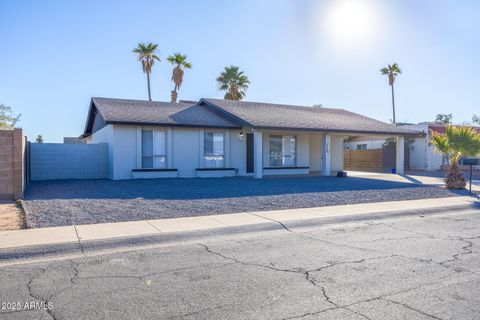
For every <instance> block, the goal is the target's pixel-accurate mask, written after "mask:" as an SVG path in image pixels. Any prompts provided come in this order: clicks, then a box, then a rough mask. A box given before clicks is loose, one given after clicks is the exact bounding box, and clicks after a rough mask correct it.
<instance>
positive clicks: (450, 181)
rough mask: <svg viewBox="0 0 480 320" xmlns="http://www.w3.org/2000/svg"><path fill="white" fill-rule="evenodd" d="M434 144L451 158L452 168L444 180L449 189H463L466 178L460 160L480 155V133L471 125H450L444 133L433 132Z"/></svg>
mask: <svg viewBox="0 0 480 320" xmlns="http://www.w3.org/2000/svg"><path fill="white" fill-rule="evenodd" d="M431 142H432V144H433V145H434V146H435V147H436V149H437V150H438V151H439V152H440V153H442V154H444V155H446V156H447V157H449V158H450V168H449V170H448V174H447V176H446V177H445V179H444V181H445V184H446V186H447V188H448V189H463V188H465V186H466V180H465V178H464V176H463V173H462V170H461V169H460V167H459V166H458V161H460V159H461V158H463V157H472V156H477V155H480V134H479V133H478V132H477V131H475V130H474V129H473V128H471V127H461V126H450V125H448V126H447V128H446V131H445V133H444V134H440V133H433V134H432V140H431Z"/></svg>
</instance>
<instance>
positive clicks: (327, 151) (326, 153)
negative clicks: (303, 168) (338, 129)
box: [322, 133, 332, 176]
mask: <svg viewBox="0 0 480 320" xmlns="http://www.w3.org/2000/svg"><path fill="white" fill-rule="evenodd" d="M331 149H332V146H331V143H330V134H328V133H326V134H324V135H323V140H322V175H324V176H330V175H331V174H332V172H331V166H330V160H331V154H332V150H331Z"/></svg>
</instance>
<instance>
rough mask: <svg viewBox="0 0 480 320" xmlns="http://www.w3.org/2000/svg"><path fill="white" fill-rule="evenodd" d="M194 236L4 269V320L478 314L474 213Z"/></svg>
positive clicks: (479, 230)
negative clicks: (33, 305) (32, 305)
mask: <svg viewBox="0 0 480 320" xmlns="http://www.w3.org/2000/svg"><path fill="white" fill-rule="evenodd" d="M197 241H198V242H197V243H183V244H182V245H173V246H169V247H157V248H152V249H149V250H139V249H131V250H130V251H129V252H125V253H111V254H106V255H100V256H91V257H83V258H74V259H66V260H57V261H46V262H37V263H28V264H17V265H14V266H6V267H1V268H0V301H11V302H19V303H20V308H19V309H17V310H11V309H6V310H0V318H1V319H6V320H9V319H52V318H54V319H209V320H210V319H340V320H341V319H350V320H353V319H372V320H374V319H379V320H385V319H409V320H410V319H413V320H415V319H422V320H423V319H425V320H426V319H456V320H462V319H479V318H480V295H479V294H478V288H479V287H480V267H479V266H480V216H479V215H478V211H476V212H472V213H468V212H466V213H458V212H448V213H442V214H441V215H431V216H426V217H422V216H414V217H410V218H405V217H404V218H401V219H395V220H377V221H371V220H370V221H368V222H356V223H348V224H337V225H331V226H328V227H321V228H315V229H307V230H304V229H292V230H290V231H287V230H277V231H270V232H259V233H250V234H242V235H236V236H228V237H226V238H225V237H224V238H215V239H209V240H208V239H204V240H197ZM32 301H33V302H35V301H37V302H38V301H47V304H46V305H47V307H48V306H51V309H48V308H47V310H43V309H42V310H27V309H25V307H24V306H25V302H32ZM48 303H50V304H48ZM27 305H28V304H27Z"/></svg>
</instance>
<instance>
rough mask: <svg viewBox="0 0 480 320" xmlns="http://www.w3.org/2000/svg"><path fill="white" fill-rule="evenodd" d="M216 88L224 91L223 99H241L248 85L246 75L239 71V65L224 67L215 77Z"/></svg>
mask: <svg viewBox="0 0 480 320" xmlns="http://www.w3.org/2000/svg"><path fill="white" fill-rule="evenodd" d="M217 85H218V89H220V90H222V91H226V93H225V97H224V99H227V100H242V99H244V98H245V92H246V91H247V89H248V86H249V85H250V81H249V80H248V77H247V76H246V75H244V74H243V71H239V67H237V66H230V67H225V70H224V71H222V72H221V73H220V75H219V76H218V77H217Z"/></svg>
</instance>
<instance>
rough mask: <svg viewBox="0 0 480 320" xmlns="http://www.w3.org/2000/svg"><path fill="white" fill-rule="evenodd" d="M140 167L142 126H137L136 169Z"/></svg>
mask: <svg viewBox="0 0 480 320" xmlns="http://www.w3.org/2000/svg"><path fill="white" fill-rule="evenodd" d="M141 168H142V127H141V126H137V169H141Z"/></svg>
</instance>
